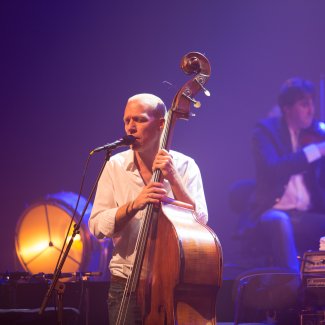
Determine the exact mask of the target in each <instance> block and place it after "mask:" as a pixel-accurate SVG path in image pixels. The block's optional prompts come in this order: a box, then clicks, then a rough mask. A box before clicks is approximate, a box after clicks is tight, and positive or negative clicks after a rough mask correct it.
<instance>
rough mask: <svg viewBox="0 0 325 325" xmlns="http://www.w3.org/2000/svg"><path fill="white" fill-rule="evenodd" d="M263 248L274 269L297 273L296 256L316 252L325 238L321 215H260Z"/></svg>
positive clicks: (276, 212)
mask: <svg viewBox="0 0 325 325" xmlns="http://www.w3.org/2000/svg"><path fill="white" fill-rule="evenodd" d="M261 226H262V236H263V245H265V247H269V248H270V249H271V254H272V256H273V261H274V264H275V266H278V267H283V268H288V269H291V270H294V271H299V260H298V259H297V256H298V255H300V256H301V257H302V254H303V253H304V252H306V251H307V250H318V249H319V239H320V237H322V236H325V215H323V214H317V213H311V212H305V211H297V210H289V211H282V210H276V209H271V210H268V211H266V212H265V213H264V214H263V215H262V216H261Z"/></svg>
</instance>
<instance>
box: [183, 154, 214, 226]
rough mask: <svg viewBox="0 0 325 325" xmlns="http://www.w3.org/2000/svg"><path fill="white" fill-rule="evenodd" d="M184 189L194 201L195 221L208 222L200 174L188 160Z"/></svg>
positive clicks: (195, 165)
mask: <svg viewBox="0 0 325 325" xmlns="http://www.w3.org/2000/svg"><path fill="white" fill-rule="evenodd" d="M185 183H186V188H187V190H188V191H189V194H190V195H191V197H192V198H194V200H195V212H196V217H197V219H198V220H199V221H200V222H201V223H203V224H207V222H208V208H207V205H206V200H205V195H204V189H203V182H202V177H201V172H200V169H199V167H198V165H197V164H196V163H195V161H194V160H193V159H189V161H188V166H187V171H186V175H185Z"/></svg>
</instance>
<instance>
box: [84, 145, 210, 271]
mask: <svg viewBox="0 0 325 325" xmlns="http://www.w3.org/2000/svg"><path fill="white" fill-rule="evenodd" d="M170 154H171V155H172V157H173V161H174V165H175V167H176V169H177V171H178V172H179V174H180V176H181V178H182V181H183V183H184V186H185V187H186V189H187V190H188V192H189V194H190V195H191V197H192V198H194V200H195V207H196V215H197V218H198V220H199V221H200V222H201V223H207V221H208V212H207V206H206V202H205V196H204V191H203V184H202V178H201V173H200V170H199V168H198V166H197V164H196V163H195V161H194V160H193V159H192V158H190V157H187V156H185V155H183V154H181V153H179V152H176V151H172V150H170ZM144 186H145V184H144V182H143V180H142V177H141V176H140V173H139V171H138V169H137V168H136V165H135V164H134V152H133V151H132V150H127V151H124V152H121V153H118V154H116V155H114V156H113V157H112V158H111V160H110V161H109V162H108V163H107V164H106V166H105V168H104V171H103V174H102V176H101V178H100V180H99V182H98V187H97V193H96V197H95V201H94V205H93V208H92V211H91V215H90V218H89V221H88V223H89V229H90V232H91V233H92V234H93V235H95V236H96V237H97V238H104V237H111V238H112V239H113V243H114V247H115V248H114V252H113V257H112V259H111V262H110V271H111V273H112V274H114V275H117V276H120V277H127V276H128V275H129V273H130V267H131V266H132V264H133V260H134V255H135V251H134V247H135V242H136V239H137V236H138V232H139V229H140V223H141V220H142V218H143V216H144V214H145V210H141V211H139V212H138V213H137V214H136V215H135V216H134V217H133V218H132V219H131V220H130V221H129V222H128V223H127V225H126V226H125V227H124V228H123V229H122V230H121V231H120V232H118V233H115V230H114V229H115V215H116V212H117V210H118V208H119V207H120V206H122V205H124V204H125V203H127V202H129V201H132V200H134V199H135V198H136V197H137V196H138V195H139V193H140V192H141V190H142V188H143V187H144ZM164 187H165V189H166V190H167V196H169V197H171V198H173V193H172V190H171V187H170V185H169V183H168V181H167V180H164Z"/></svg>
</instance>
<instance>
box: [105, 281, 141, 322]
mask: <svg viewBox="0 0 325 325" xmlns="http://www.w3.org/2000/svg"><path fill="white" fill-rule="evenodd" d="M124 287H125V284H124V283H120V282H115V281H111V283H110V287H109V291H108V315H109V324H110V325H115V324H116V320H117V316H118V312H119V309H120V303H121V300H122V297H123V293H124ZM124 324H125V325H136V324H137V325H138V324H139V325H141V324H142V317H141V313H140V309H139V307H138V306H137V304H136V297H135V295H134V294H132V295H131V299H130V303H129V308H128V309H127V314H126V318H125V323H124Z"/></svg>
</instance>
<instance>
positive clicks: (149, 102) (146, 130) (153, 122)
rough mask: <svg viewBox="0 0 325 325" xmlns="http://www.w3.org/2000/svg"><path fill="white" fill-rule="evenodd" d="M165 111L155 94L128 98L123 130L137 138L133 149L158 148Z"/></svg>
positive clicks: (162, 103)
mask: <svg viewBox="0 0 325 325" xmlns="http://www.w3.org/2000/svg"><path fill="white" fill-rule="evenodd" d="M165 113H166V106H165V104H164V102H163V101H162V100H161V99H160V98H159V97H157V96H155V95H152V94H138V95H135V96H132V97H130V98H129V99H128V101H127V104H126V107H125V110H124V117H123V120H124V128H125V132H126V133H127V134H131V135H133V136H135V137H136V138H137V140H136V141H135V143H134V144H133V145H132V149H133V150H135V151H139V152H140V151H146V150H150V149H153V150H155V149H158V145H159V140H160V135H161V132H162V130H163V127H164V122H165V119H164V117H165Z"/></svg>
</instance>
